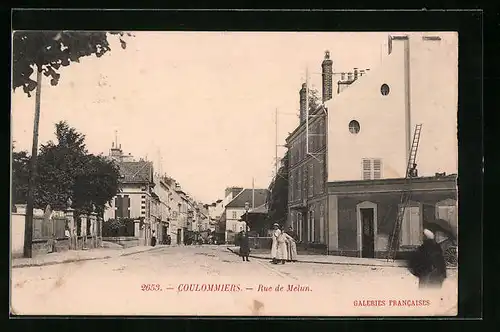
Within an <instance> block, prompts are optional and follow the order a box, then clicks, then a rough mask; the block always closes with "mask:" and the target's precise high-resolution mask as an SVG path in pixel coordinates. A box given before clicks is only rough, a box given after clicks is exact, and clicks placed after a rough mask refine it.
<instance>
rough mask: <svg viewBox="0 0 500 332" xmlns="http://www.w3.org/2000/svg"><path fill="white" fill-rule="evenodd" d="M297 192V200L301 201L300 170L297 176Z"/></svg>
mask: <svg viewBox="0 0 500 332" xmlns="http://www.w3.org/2000/svg"><path fill="white" fill-rule="evenodd" d="M297 190H298V195H297V198H298V199H302V170H301V169H299V175H298V177H297Z"/></svg>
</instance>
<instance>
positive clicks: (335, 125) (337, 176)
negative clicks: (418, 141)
mask: <svg viewBox="0 0 500 332" xmlns="http://www.w3.org/2000/svg"><path fill="white" fill-rule="evenodd" d="M399 46H401V45H399ZM403 54H404V52H403V47H402V46H401V47H394V48H393V52H392V54H391V55H390V56H388V57H387V58H385V61H384V62H383V63H382V65H381V67H379V68H375V69H372V70H370V72H369V74H367V75H364V76H362V77H359V78H358V79H357V80H356V81H355V82H353V83H352V84H351V85H350V86H349V88H348V89H346V90H344V91H343V92H342V93H340V94H338V95H336V96H334V98H333V99H332V100H330V101H328V102H327V103H326V106H327V108H328V138H327V139H328V165H327V167H328V181H329V182H332V181H342V180H360V179H361V178H362V168H361V162H362V158H382V167H383V171H382V175H383V177H388V178H391V177H394V178H398V177H404V175H405V174H404V173H405V168H406V162H405V156H406V152H405V146H406V141H405V126H404V123H405V122H404V121H405V113H404V110H405V98H404V97H405V89H404V57H403ZM384 83H385V84H388V85H389V87H390V93H389V95H387V96H382V94H381V93H380V87H381V85H382V84H384ZM351 120H356V121H358V122H359V124H360V131H359V133H358V134H351V133H350V132H349V122H350V121H351Z"/></svg>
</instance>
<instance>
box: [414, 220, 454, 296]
mask: <svg viewBox="0 0 500 332" xmlns="http://www.w3.org/2000/svg"><path fill="white" fill-rule="evenodd" d="M408 268H409V270H410V272H411V273H412V274H413V275H414V276H416V277H417V278H418V280H419V282H418V286H419V288H441V286H442V285H443V282H444V280H445V279H446V262H445V259H444V255H443V250H442V248H441V246H440V245H439V243H437V242H436V240H435V235H434V232H433V231H432V230H430V229H427V228H426V229H424V241H423V243H422V244H421V245H420V246H419V247H418V248H417V250H416V251H415V252H413V253H412V254H411V256H410V259H409V261H408Z"/></svg>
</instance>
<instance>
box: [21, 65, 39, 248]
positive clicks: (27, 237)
mask: <svg viewBox="0 0 500 332" xmlns="http://www.w3.org/2000/svg"><path fill="white" fill-rule="evenodd" d="M36 71H37V73H36V96H35V120H34V124H33V145H32V147H31V159H30V171H29V179H28V193H27V196H28V197H27V202H26V203H27V204H26V219H25V225H24V248H23V249H24V250H23V254H24V255H23V256H24V258H31V257H32V242H33V207H34V200H35V195H34V191H35V185H36V183H35V178H36V167H37V157H38V125H39V123H40V96H41V90H42V68H41V66H39V65H37V66H36Z"/></svg>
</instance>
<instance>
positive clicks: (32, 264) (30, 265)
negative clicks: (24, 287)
mask: <svg viewBox="0 0 500 332" xmlns="http://www.w3.org/2000/svg"><path fill="white" fill-rule="evenodd" d="M159 249H163V247H158V248H155V247H152V248H151V249H147V250H141V251H135V252H129V253H124V254H120V255H116V256H110V255H108V256H103V257H89V258H71V259H67V260H64V261H60V262H46V263H25V264H19V265H12V266H11V268H12V269H18V268H23V267H40V266H49V265H58V264H69V263H76V262H85V261H95V260H99V259H110V258H113V257H123V256H131V255H135V254H140V253H143V252H148V251H153V250H159Z"/></svg>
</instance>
